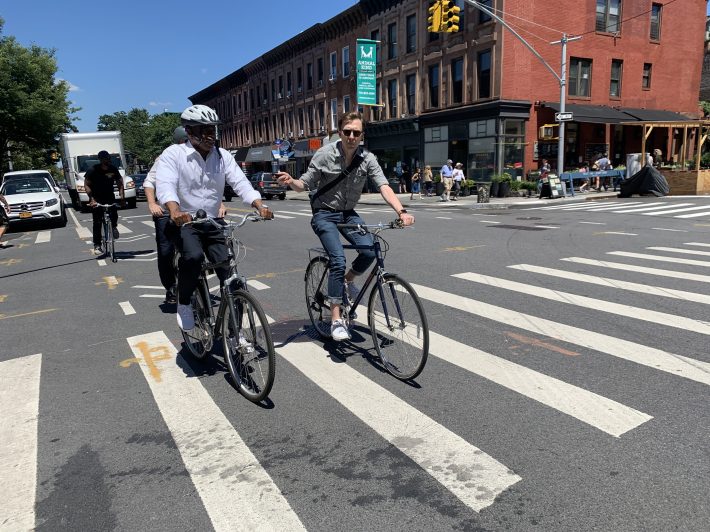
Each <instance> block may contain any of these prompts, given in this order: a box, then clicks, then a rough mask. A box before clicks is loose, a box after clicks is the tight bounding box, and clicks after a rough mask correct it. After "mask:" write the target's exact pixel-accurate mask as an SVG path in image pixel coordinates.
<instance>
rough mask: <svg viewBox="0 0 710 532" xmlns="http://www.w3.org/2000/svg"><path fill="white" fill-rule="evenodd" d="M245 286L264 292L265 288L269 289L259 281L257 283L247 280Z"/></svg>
mask: <svg viewBox="0 0 710 532" xmlns="http://www.w3.org/2000/svg"><path fill="white" fill-rule="evenodd" d="M247 284H248V285H249V286H251V287H252V288H254V289H256V290H266V289H267V288H269V285H268V284H264V283H262V282H261V281H257V280H256V279H249V280H248V281H247Z"/></svg>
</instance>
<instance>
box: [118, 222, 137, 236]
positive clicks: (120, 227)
mask: <svg viewBox="0 0 710 532" xmlns="http://www.w3.org/2000/svg"><path fill="white" fill-rule="evenodd" d="M116 229H118V230H119V231H120V233H121V234H128V233H132V232H133V231H131V230H130V229H129V228H128V227H126V226H125V225H123V224H116Z"/></svg>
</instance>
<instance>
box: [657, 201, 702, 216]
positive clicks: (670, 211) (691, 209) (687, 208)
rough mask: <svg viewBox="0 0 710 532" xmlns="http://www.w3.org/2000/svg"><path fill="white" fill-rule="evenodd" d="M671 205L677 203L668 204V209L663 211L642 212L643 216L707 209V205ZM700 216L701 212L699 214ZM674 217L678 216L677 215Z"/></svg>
mask: <svg viewBox="0 0 710 532" xmlns="http://www.w3.org/2000/svg"><path fill="white" fill-rule="evenodd" d="M681 205H692V203H684V204H681ZM672 207H678V205H672V206H671V205H669V206H668V207H667V208H668V209H670V210H665V211H662V212H661V211H657V212H644V213H643V214H644V215H645V216H662V215H665V214H675V213H677V212H688V211H701V210H703V209H706V210H707V209H708V206H707V205H704V206H702V207H685V208H683V209H673V208H672ZM701 216H702V214H701ZM676 218H679V217H678V216H677V217H676Z"/></svg>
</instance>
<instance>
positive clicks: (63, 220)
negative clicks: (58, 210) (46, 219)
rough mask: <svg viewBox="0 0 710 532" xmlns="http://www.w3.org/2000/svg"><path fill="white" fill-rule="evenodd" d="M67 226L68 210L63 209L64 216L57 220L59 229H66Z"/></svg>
mask: <svg viewBox="0 0 710 532" xmlns="http://www.w3.org/2000/svg"><path fill="white" fill-rule="evenodd" d="M66 225H67V210H66V209H62V216H61V217H60V218H59V220H57V227H66Z"/></svg>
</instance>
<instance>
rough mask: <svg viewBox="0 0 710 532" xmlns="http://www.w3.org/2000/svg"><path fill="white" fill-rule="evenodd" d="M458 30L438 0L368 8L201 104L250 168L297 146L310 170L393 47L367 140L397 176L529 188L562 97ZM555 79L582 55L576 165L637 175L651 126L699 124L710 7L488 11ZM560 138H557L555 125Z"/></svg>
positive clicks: (249, 68)
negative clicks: (613, 167) (495, 177)
mask: <svg viewBox="0 0 710 532" xmlns="http://www.w3.org/2000/svg"><path fill="white" fill-rule="evenodd" d="M454 3H455V4H457V5H459V6H460V7H461V8H462V9H461V13H460V18H461V21H460V24H459V25H460V28H461V29H460V31H459V32H458V33H454V34H431V33H428V32H427V31H426V26H427V15H428V13H427V9H428V7H429V5H430V2H428V1H424V0H361V1H360V2H358V3H357V4H355V5H354V6H352V7H351V8H349V9H347V10H346V11H344V12H342V13H340V14H339V15H337V16H335V17H333V18H332V19H330V20H328V21H325V22H322V23H320V22H319V23H316V24H315V25H314V26H312V27H311V28H308V29H307V30H305V31H303V32H302V33H300V34H299V35H297V36H296V37H293V38H292V39H290V40H288V41H286V42H284V43H283V44H281V45H280V46H278V47H276V48H274V49H273V50H270V51H267V52H265V53H264V55H262V56H261V57H259V58H257V59H255V60H254V61H252V62H251V63H249V64H247V65H244V66H243V67H241V68H239V69H238V70H236V71H235V72H233V73H232V74H230V75H229V76H227V77H225V78H224V79H222V80H219V81H217V82H215V83H214V84H212V85H210V86H209V87H206V88H205V89H203V90H201V91H200V92H198V93H197V94H195V95H193V96H191V97H190V100H191V101H192V102H193V103H205V104H207V105H211V106H212V107H215V108H216V109H217V111H218V113H219V115H220V117H221V119H222V120H223V122H222V124H221V126H220V134H221V137H222V145H223V146H225V147H228V148H230V149H233V150H234V153H235V154H236V156H237V159H238V160H242V161H244V162H245V163H246V164H247V165H249V168H250V169H258V168H264V167H266V168H268V167H270V161H271V149H272V147H273V144H274V142H275V141H276V140H277V139H288V140H289V141H290V143H291V146H292V148H293V149H292V162H291V163H290V164H291V165H292V167H291V168H290V170H291V171H292V172H296V173H298V172H300V171H302V170H304V169H305V165H306V164H307V163H308V160H309V158H310V156H312V154H313V152H314V151H315V149H317V148H318V147H319V146H320V145H321V143H322V142H327V141H329V140H330V139H331V138H334V137H333V135H334V134H335V133H336V123H337V116H338V115H339V114H340V113H342V112H343V111H346V110H351V109H356V108H357V102H356V81H355V69H354V65H355V42H356V39H357V38H369V39H374V40H378V41H380V45H379V49H378V57H379V59H378V75H377V79H378V97H379V101H380V102H381V103H382V104H383V107H381V108H369V107H368V108H366V109H365V110H364V112H365V116H366V119H367V120H368V125H367V127H366V132H365V142H366V144H367V146H368V148H369V149H370V150H371V151H373V152H374V153H375V154H376V155H377V156H378V158H379V161H380V163H381V165H382V166H383V168H384V169H385V171H386V173H391V172H392V170H393V168H394V166H395V165H396V164H397V162H402V163H404V164H409V165H417V164H431V165H432V166H433V167H436V166H438V165H440V164H442V163H443V161H445V160H446V159H448V158H451V159H454V160H455V161H461V162H464V163H465V165H466V169H467V171H466V174H467V176H468V177H471V178H474V179H476V178H478V179H488V178H490V176H491V174H493V173H497V172H500V171H502V170H504V169H506V170H507V171H509V172H511V173H515V174H517V175H522V174H523V173H524V172H525V171H526V170H530V169H535V168H537V166H538V159H539V158H542V157H546V158H548V159H550V160H551V161H553V162H554V161H555V160H556V154H557V141H556V140H554V138H553V137H555V136H556V135H555V132H556V128H555V127H549V125H550V124H554V118H553V117H554V112H555V110H556V109H558V107H559V83H558V81H557V79H556V78H555V77H554V76H553V75H552V73H551V72H549V71H548V70H547V69H546V68H545V67H544V66H543V65H542V64H541V63H540V62H539V61H538V59H537V58H535V56H534V55H533V54H532V53H531V52H530V51H529V50H528V49H527V48H526V47H525V46H524V45H523V43H521V42H520V41H519V40H518V39H516V37H515V36H514V35H513V34H512V33H511V32H509V31H508V30H506V29H504V28H503V26H502V25H501V24H500V23H498V22H496V21H495V20H492V19H491V18H490V17H489V16H487V15H485V14H484V13H482V12H481V11H479V10H477V9H476V8H474V7H473V6H470V5H469V4H465V5H464V2H463V0H457V1H456V2H454ZM482 3H484V4H486V5H489V6H493V7H495V8H496V9H498V10H500V11H499V14H500V13H501V12H502V13H504V15H503V16H504V18H505V20H506V21H507V22H508V23H509V24H510V25H511V26H513V27H514V29H515V30H516V31H517V32H518V33H520V34H521V35H522V36H523V37H524V38H526V39H527V40H528V41H529V42H530V43H531V44H532V45H533V46H534V48H535V49H536V50H537V51H538V52H539V53H540V54H541V55H542V57H543V58H544V59H545V60H546V61H547V63H549V64H550V65H551V66H552V68H553V69H554V70H555V71H556V72H559V70H560V47H559V46H557V45H550V44H549V43H550V42H551V41H556V40H559V38H560V37H561V35H562V32H565V33H567V34H568V35H581V36H582V39H581V40H579V41H575V42H572V43H570V44H569V46H568V86H567V89H568V90H567V104H568V105H567V110H569V111H572V112H573V113H574V118H575V120H574V121H573V122H570V123H568V124H567V142H566V143H565V151H566V161H567V162H568V165H569V166H576V165H578V164H580V163H581V162H583V161H588V160H590V159H593V158H595V157H596V156H597V154H598V153H600V152H602V151H608V152H609V155H610V157H611V158H612V159H615V160H616V161H617V162H623V160H624V155H625V154H626V153H628V152H635V151H639V149H640V131H641V128H638V127H629V126H625V125H623V123H624V122H632V121H639V120H654V121H660V120H674V121H676V122H677V121H680V120H687V119H689V118H695V117H697V116H698V114H699V111H698V92H699V87H700V75H701V66H702V62H703V41H704V34H705V7H706V3H705V2H704V1H702V0H658V1H656V2H653V1H650V0H565V1H563V0H487V1H485V2H482ZM546 125H548V127H544V126H546ZM679 135H680V133H678V132H677V131H676V130H673V129H671V130H665V129H657V130H655V131H654V133H653V136H652V137H651V138H650V139H649V142H650V143H651V144H650V145H651V146H652V147H656V148H660V149H661V150H662V151H663V153H664V157H665V158H666V159H671V158H673V155H674V154H675V153H677V151H678V149H679V143H680V142H681V139H680V137H679Z"/></svg>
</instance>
